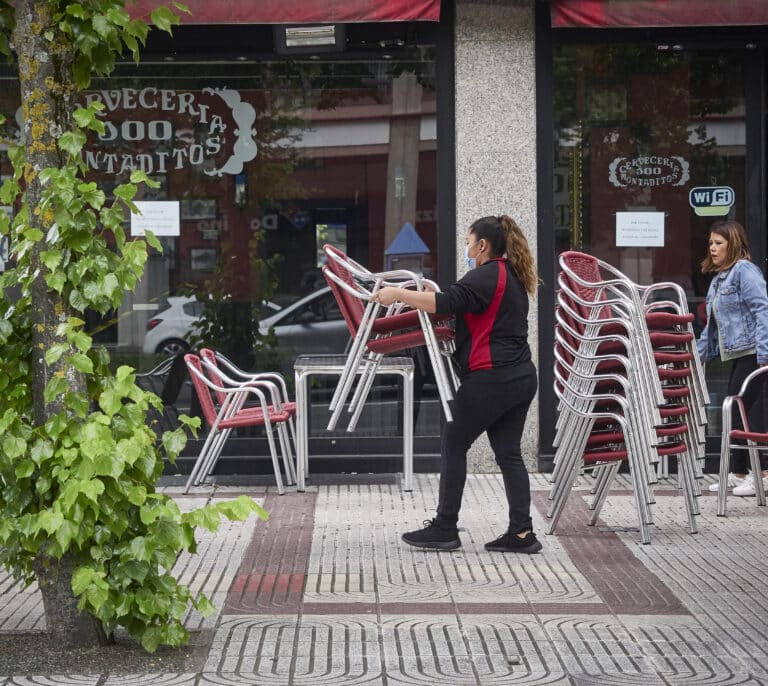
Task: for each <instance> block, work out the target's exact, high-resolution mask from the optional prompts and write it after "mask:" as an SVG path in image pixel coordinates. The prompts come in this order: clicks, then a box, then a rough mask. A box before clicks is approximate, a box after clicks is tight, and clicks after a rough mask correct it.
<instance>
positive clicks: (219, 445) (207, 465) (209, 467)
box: [195, 429, 232, 486]
mask: <svg viewBox="0 0 768 686" xmlns="http://www.w3.org/2000/svg"><path fill="white" fill-rule="evenodd" d="M230 433H232V429H224V431H220V432H219V435H218V436H217V437H216V440H215V441H214V442H213V443H212V445H211V449H210V450H209V452H208V456H207V457H206V458H205V462H204V464H203V466H202V468H201V469H200V471H199V472H198V475H197V479H195V486H199V485H200V484H201V483H202V482H203V481H205V480H206V479H207V478H208V477H209V476H210V475H211V474H212V473H213V470H214V469H215V467H216V463H217V462H218V461H219V457H221V453H222V452H223V450H224V444H225V443H226V442H227V438H229V434H230Z"/></svg>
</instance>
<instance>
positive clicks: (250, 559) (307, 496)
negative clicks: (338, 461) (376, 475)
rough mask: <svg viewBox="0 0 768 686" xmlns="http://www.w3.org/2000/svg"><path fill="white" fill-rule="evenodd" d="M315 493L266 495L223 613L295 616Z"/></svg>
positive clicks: (305, 571) (306, 552)
mask: <svg viewBox="0 0 768 686" xmlns="http://www.w3.org/2000/svg"><path fill="white" fill-rule="evenodd" d="M316 500H317V494H316V493H291V494H290V495H285V496H279V495H272V494H269V495H267V497H266V499H265V502H264V509H265V510H266V511H267V512H269V513H270V518H269V520H268V521H266V522H260V523H259V524H258V525H257V527H256V530H255V531H254V534H253V540H252V541H251V543H250V545H249V546H248V549H247V550H246V553H245V556H244V557H243V561H242V563H241V564H240V568H239V569H238V571H237V574H236V575H235V579H234V581H233V583H232V587H231V588H230V591H229V593H228V595H227V602H226V604H225V606H224V608H223V610H222V611H223V613H224V614H264V613H267V614H281V613H296V612H298V610H299V608H300V606H301V601H302V598H303V595H304V582H305V580H306V575H307V565H308V564H309V551H310V548H311V547H312V530H313V528H314V525H315V501H316Z"/></svg>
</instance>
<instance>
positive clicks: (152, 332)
mask: <svg viewBox="0 0 768 686" xmlns="http://www.w3.org/2000/svg"><path fill="white" fill-rule="evenodd" d="M168 304H169V307H168V308H167V309H165V310H163V311H162V312H158V313H157V314H156V315H155V316H154V317H152V318H151V319H150V320H149V321H148V322H147V333H146V335H145V337H144V343H143V345H142V350H143V352H144V353H145V354H148V355H151V354H155V353H158V354H163V355H167V356H170V355H175V354H177V353H180V352H186V351H187V350H189V342H188V338H189V336H190V335H191V334H192V333H193V331H194V327H195V324H196V323H197V320H198V319H199V317H200V315H201V314H202V312H203V307H204V305H203V303H202V302H200V301H199V300H197V299H196V298H194V297H189V296H172V297H169V298H168ZM261 316H262V319H261V321H260V322H259V331H260V332H261V333H263V334H266V333H267V332H268V331H269V329H270V328H272V329H273V330H274V332H275V336H276V337H277V340H278V345H279V347H280V350H281V351H282V352H286V353H289V354H292V355H298V354H332V353H343V352H344V350H345V348H346V346H347V343H348V342H349V329H347V325H346V323H345V321H344V318H343V317H342V315H341V311H340V310H339V306H338V304H337V303H336V299H335V298H334V297H333V293H331V289H330V288H328V286H325V287H323V288H320V289H318V290H316V291H314V292H313V293H310V294H309V295H307V296H304V297H303V298H300V299H299V300H297V301H295V302H293V303H291V304H290V305H287V306H286V307H282V308H281V307H280V306H279V305H276V304H275V303H273V302H264V303H263V305H262V311H261Z"/></svg>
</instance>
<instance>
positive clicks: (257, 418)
mask: <svg viewBox="0 0 768 686" xmlns="http://www.w3.org/2000/svg"><path fill="white" fill-rule="evenodd" d="M267 413H268V415H269V421H270V422H285V421H288V419H290V417H291V413H290V412H286V411H285V410H283V411H282V412H277V411H275V409H274V408H273V407H272V406H271V405H270V406H269V408H268V410H267ZM263 425H264V411H263V410H262V409H261V408H260V407H244V408H243V409H242V410H240V411H239V412H238V413H237V414H236V415H235V416H234V417H230V418H229V419H222V420H221V421H220V422H219V428H220V429H236V428H240V427H244V426H263Z"/></svg>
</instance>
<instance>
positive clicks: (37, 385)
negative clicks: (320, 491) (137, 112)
mask: <svg viewBox="0 0 768 686" xmlns="http://www.w3.org/2000/svg"><path fill="white" fill-rule="evenodd" d="M51 4H53V3H49V2H48V1H47V0H16V27H15V30H14V33H13V45H14V48H15V50H16V56H17V59H18V65H19V84H20V88H21V102H22V107H23V112H24V147H25V154H26V166H25V168H24V181H25V186H26V195H27V203H28V206H29V224H30V226H31V227H33V228H39V229H41V230H42V231H43V233H44V234H47V232H48V230H49V229H50V228H51V225H52V224H53V216H52V213H51V212H47V213H42V212H40V210H39V203H40V199H41V195H42V187H41V184H40V177H39V174H40V171H41V170H43V169H46V168H50V167H57V168H60V167H62V166H64V164H65V158H64V156H63V153H62V152H61V151H60V150H59V147H58V139H59V137H60V136H61V135H62V134H63V133H64V132H66V131H68V130H69V129H70V123H71V121H72V113H73V109H74V96H75V94H76V92H77V89H76V87H75V83H74V80H73V75H72V64H73V58H74V49H73V46H72V44H71V42H70V39H69V37H68V36H67V35H66V34H63V33H62V32H61V31H60V30H59V27H58V24H57V23H56V22H55V21H53V19H52V10H51ZM48 247H49V246H48V245H47V243H46V241H45V240H42V241H39V242H38V243H37V244H36V247H35V249H34V251H33V253H32V268H33V270H34V272H33V273H36V274H37V275H38V276H37V278H36V281H35V283H34V284H33V287H32V306H33V312H34V315H33V327H32V331H33V334H32V351H33V354H32V365H33V369H34V381H33V387H32V394H33V400H34V419H35V424H36V425H37V426H42V425H43V424H45V422H46V420H47V419H48V417H49V416H51V414H53V413H56V412H59V411H61V410H62V409H64V406H63V399H62V398H58V399H56V400H55V401H54V402H52V403H46V402H45V399H44V390H45V387H46V385H47V384H48V381H49V380H50V379H52V378H53V377H54V376H64V377H65V378H66V379H67V381H68V387H69V389H70V390H72V391H80V392H83V393H84V392H85V391H86V380H85V377H84V375H83V374H80V373H79V372H77V371H76V370H75V369H74V368H72V367H71V366H68V365H67V364H66V361H65V360H66V356H62V358H61V360H60V361H59V362H57V363H56V364H54V365H51V366H48V365H47V364H46V363H45V352H46V350H48V349H49V348H50V347H51V345H53V344H54V343H60V342H66V341H62V340H59V339H58V338H57V336H56V328H57V326H58V324H60V323H62V322H66V321H67V320H68V319H69V318H70V316H71V315H72V314H73V311H72V309H71V308H70V306H69V303H68V302H65V301H64V300H63V299H62V298H61V297H60V296H59V295H58V294H57V293H56V292H55V291H50V290H49V289H48V286H47V284H46V283H45V274H46V268H45V266H44V265H43V264H42V261H41V260H40V253H41V252H42V251H44V250H46V249H48ZM35 572H36V575H37V578H38V583H39V585H40V591H41V592H42V594H43V604H44V607H45V615H46V621H47V623H48V629H49V631H51V633H52V634H53V637H54V639H55V640H57V641H59V640H60V641H62V642H64V643H65V644H67V645H79V646H92V645H99V644H100V643H101V642H102V641H101V638H102V637H103V635H104V634H103V631H102V629H101V624H100V623H99V622H97V621H96V620H95V619H93V618H92V617H90V615H86V616H83V615H81V614H80V613H79V612H78V611H77V602H76V599H75V597H74V595H73V593H72V583H71V582H72V560H71V559H69V558H68V557H67V556H65V558H64V559H62V560H55V559H53V558H50V557H48V556H46V555H45V554H41V555H40V557H39V558H38V559H37V561H36V564H35Z"/></svg>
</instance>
